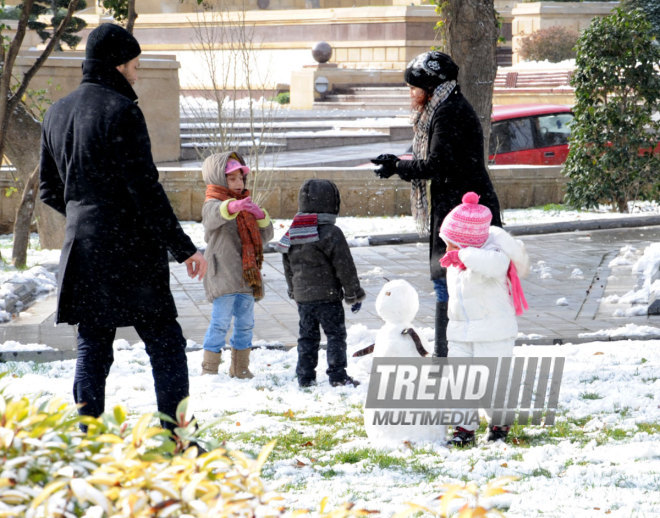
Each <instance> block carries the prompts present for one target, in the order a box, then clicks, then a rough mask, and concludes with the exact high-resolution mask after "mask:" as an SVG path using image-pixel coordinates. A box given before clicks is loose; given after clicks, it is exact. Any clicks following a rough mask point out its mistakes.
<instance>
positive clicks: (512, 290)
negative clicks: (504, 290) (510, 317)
mask: <svg viewBox="0 0 660 518" xmlns="http://www.w3.org/2000/svg"><path fill="white" fill-rule="evenodd" d="M506 276H507V278H508V279H509V294H510V295H511V298H512V299H513V308H514V309H515V310H516V315H522V314H523V308H525V309H529V306H528V305H527V300H525V294H524V293H523V289H522V286H521V284H520V278H519V277H518V270H516V265H515V264H513V261H511V262H510V263H509V270H508V271H507V272H506Z"/></svg>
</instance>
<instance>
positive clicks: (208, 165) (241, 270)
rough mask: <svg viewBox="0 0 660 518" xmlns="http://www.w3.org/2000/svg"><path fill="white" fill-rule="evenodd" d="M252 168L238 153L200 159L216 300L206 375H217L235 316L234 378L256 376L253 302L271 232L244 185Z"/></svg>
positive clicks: (208, 282) (209, 293)
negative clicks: (252, 359) (252, 369)
mask: <svg viewBox="0 0 660 518" xmlns="http://www.w3.org/2000/svg"><path fill="white" fill-rule="evenodd" d="M249 172H250V168H249V167H248V166H247V165H245V160H244V159H243V157H242V156H241V155H239V154H238V153H236V152H227V153H216V154H213V155H211V156H209V157H208V158H207V159H206V160H204V163H203V164H202V176H203V177H204V182H206V201H205V202H204V205H203V206H202V224H203V226H204V240H205V241H206V243H207V246H206V251H205V252H204V257H205V258H206V260H207V262H208V265H209V266H208V272H207V275H206V277H205V278H204V289H205V291H206V297H207V298H208V300H209V302H212V303H213V310H212V313H211V322H210V324H209V327H208V330H207V331H206V336H205V337H204V359H203V361H202V374H217V373H218V365H219V364H220V361H221V350H222V348H223V347H224V345H225V336H226V335H227V332H228V330H229V326H230V324H231V320H232V317H233V319H234V329H233V332H232V335H231V339H230V340H229V344H230V346H231V365H230V367H229V376H231V377H232V378H234V377H235V378H241V379H243V378H252V377H253V375H252V373H251V372H250V370H249V364H250V350H251V348H252V332H253V329H254V302H255V300H257V301H258V300H260V299H262V298H263V296H264V291H263V282H262V279H261V266H262V263H263V243H264V242H268V241H269V240H270V239H272V237H273V224H272V222H271V220H270V217H269V216H268V213H266V211H264V210H263V209H261V208H260V207H259V206H258V205H257V204H256V203H254V202H253V201H252V199H251V197H250V191H249V190H247V189H246V179H247V175H248V174H249Z"/></svg>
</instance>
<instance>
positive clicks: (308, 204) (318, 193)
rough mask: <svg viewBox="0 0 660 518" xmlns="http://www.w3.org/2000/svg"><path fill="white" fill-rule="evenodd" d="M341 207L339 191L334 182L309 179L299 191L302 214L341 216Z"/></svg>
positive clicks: (299, 208) (299, 205) (299, 207)
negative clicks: (313, 213) (319, 213)
mask: <svg viewBox="0 0 660 518" xmlns="http://www.w3.org/2000/svg"><path fill="white" fill-rule="evenodd" d="M340 205H341V197H340V196H339V189H337V185H336V184H335V183H334V182H333V181H332V180H325V179H321V178H309V179H308V180H305V182H304V183H303V184H302V185H301V186H300V190H299V191H298V210H299V211H300V212H317V213H318V212H323V213H326V214H339V207H340Z"/></svg>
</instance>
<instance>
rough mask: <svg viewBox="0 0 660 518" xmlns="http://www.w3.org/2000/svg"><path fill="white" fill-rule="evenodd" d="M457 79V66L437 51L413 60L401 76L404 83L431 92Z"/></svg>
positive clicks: (426, 53)
mask: <svg viewBox="0 0 660 518" xmlns="http://www.w3.org/2000/svg"><path fill="white" fill-rule="evenodd" d="M457 77H458V65H457V64H456V63H454V60H453V59H451V57H449V56H448V55H447V54H444V53H443V52H440V51H437V50H431V51H429V52H424V53H423V54H420V55H419V56H417V57H416V58H414V59H413V60H412V61H411V62H410V63H408V66H407V67H406V71H405V73H404V75H403V78H404V80H405V81H406V83H408V84H409V85H412V86H416V87H418V88H423V89H424V90H426V91H429V92H433V90H435V89H436V88H437V87H438V86H439V85H441V84H442V83H445V82H447V81H451V80H453V79H456V78H457Z"/></svg>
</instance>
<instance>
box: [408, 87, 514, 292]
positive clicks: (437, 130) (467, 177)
mask: <svg viewBox="0 0 660 518" xmlns="http://www.w3.org/2000/svg"><path fill="white" fill-rule="evenodd" d="M483 141H484V138H483V131H482V129H481V123H480V122H479V118H478V117H477V114H476V113H475V111H474V109H473V108H472V106H470V103H468V101H467V100H466V99H465V97H463V94H461V92H460V88H459V87H458V86H457V87H456V88H455V89H454V91H453V92H452V93H451V94H450V95H449V97H448V98H447V99H446V100H445V101H444V102H442V103H440V104H439V105H438V106H437V107H436V109H435V112H434V113H433V116H432V118H431V124H430V126H429V149H428V157H427V158H426V160H399V161H398V162H397V164H396V168H397V171H396V172H397V173H398V174H399V176H400V177H401V178H402V179H403V180H406V181H410V180H413V179H426V180H431V192H430V193H429V205H430V206H431V235H430V236H429V240H430V250H429V252H430V265H431V279H434V280H435V279H439V278H442V277H444V276H445V273H446V271H445V269H444V268H442V267H441V266H440V264H439V262H438V261H439V259H440V258H441V257H442V256H443V255H444V254H445V251H446V246H445V243H444V241H443V240H442V238H440V236H439V235H438V232H439V231H440V225H441V224H442V221H443V220H444V219H445V216H446V215H447V214H448V213H449V212H450V211H451V210H452V209H453V208H454V207H456V206H457V205H460V204H461V199H462V197H463V195H464V194H465V193H466V192H469V191H473V192H476V193H477V194H478V195H479V196H480V199H479V203H480V204H482V205H485V206H486V207H488V208H489V209H490V210H491V212H492V213H493V221H492V223H491V224H492V225H495V226H499V227H501V226H502V220H501V218H500V204H499V201H498V199H497V195H496V194H495V189H494V188H493V184H492V182H491V181H490V177H489V176H488V171H487V170H486V167H485V165H484V147H483Z"/></svg>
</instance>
